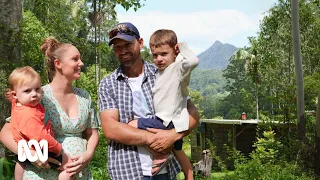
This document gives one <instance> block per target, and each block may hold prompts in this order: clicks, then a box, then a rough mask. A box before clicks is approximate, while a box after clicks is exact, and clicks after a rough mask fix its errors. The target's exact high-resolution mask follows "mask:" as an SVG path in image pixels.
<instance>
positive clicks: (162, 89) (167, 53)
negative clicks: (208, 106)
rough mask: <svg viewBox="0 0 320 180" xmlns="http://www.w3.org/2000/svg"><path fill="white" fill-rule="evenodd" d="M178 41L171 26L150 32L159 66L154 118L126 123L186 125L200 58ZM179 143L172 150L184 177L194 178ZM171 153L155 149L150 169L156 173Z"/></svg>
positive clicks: (178, 129) (184, 127)
mask: <svg viewBox="0 0 320 180" xmlns="http://www.w3.org/2000/svg"><path fill="white" fill-rule="evenodd" d="M177 42H178V41H177V36H176V34H175V33H174V32H173V31H172V30H165V29H160V30H157V31H156V32H154V33H153V34H152V35H151V37H150V41H149V44H150V49H151V52H152V55H153V61H154V64H155V65H156V66H157V68H158V72H157V74H156V82H155V86H154V87H153V89H152V93H153V102H154V108H155V112H156V113H155V115H156V119H149V118H139V119H138V120H133V121H130V122H129V125H131V126H134V127H138V128H139V129H147V128H157V129H173V128H175V130H176V132H182V131H186V130H188V129H189V114H188V111H187V99H188V95H189V94H188V85H189V81H190V73H191V71H192V70H193V69H194V68H195V67H196V66H197V65H198V62H199V60H198V58H197V56H196V55H195V54H194V53H193V52H191V50H190V49H189V48H188V47H187V44H186V43H179V44H178V43H177ZM178 54H179V56H178ZM182 143H183V141H182V140H179V141H177V142H175V144H174V151H173V152H174V154H175V156H176V158H177V160H178V161H179V163H180V165H181V166H182V171H183V173H184V175H185V179H193V174H192V166H191V163H190V161H189V159H188V157H187V156H186V154H185V153H184V152H183V150H182ZM171 157H172V156H171V155H165V156H163V155H160V154H159V153H154V161H153V164H154V165H153V170H152V173H153V174H154V175H155V174H157V173H158V172H159V170H161V169H162V168H163V167H164V166H165V165H167V162H168V159H170V158H171Z"/></svg>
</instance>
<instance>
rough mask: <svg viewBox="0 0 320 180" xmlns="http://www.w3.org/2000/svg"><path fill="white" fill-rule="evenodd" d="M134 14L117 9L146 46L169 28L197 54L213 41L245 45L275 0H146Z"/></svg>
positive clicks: (119, 18)
mask: <svg viewBox="0 0 320 180" xmlns="http://www.w3.org/2000/svg"><path fill="white" fill-rule="evenodd" d="M141 2H142V3H143V4H144V6H143V7H142V8H140V9H138V11H137V12H135V11H134V10H129V11H128V12H126V11H125V10H124V9H123V8H122V7H121V6H117V8H116V11H117V13H118V20H119V21H120V22H124V21H126V22H132V23H133V24H134V25H135V26H136V27H137V28H138V29H139V32H140V35H141V37H142V38H143V39H144V41H145V45H146V46H148V43H149V37H150V35H151V34H152V33H153V32H154V31H156V30H157V29H172V30H174V31H175V32H176V34H177V36H178V40H179V41H185V42H187V43H188V45H189V47H190V48H191V49H192V50H193V51H194V52H195V53H196V54H199V53H201V52H203V51H205V50H206V49H207V48H209V47H210V46H211V45H212V44H213V43H214V42H215V41H216V40H219V41H221V42H222V43H229V44H233V45H235V46H237V47H244V46H248V45H249V44H248V39H247V37H248V36H256V32H257V31H258V30H259V24H260V20H262V18H263V16H264V12H266V11H267V10H268V9H270V8H271V7H272V6H273V5H274V4H275V3H276V2H277V0H193V1H191V0H146V1H143V0H142V1H141Z"/></svg>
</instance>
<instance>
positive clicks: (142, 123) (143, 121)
mask: <svg viewBox="0 0 320 180" xmlns="http://www.w3.org/2000/svg"><path fill="white" fill-rule="evenodd" d="M138 128H139V129H144V130H147V128H155V129H163V130H169V129H174V125H173V123H172V121H171V122H170V123H169V125H168V126H167V127H166V126H165V125H163V120H162V119H160V118H158V117H156V118H155V119H153V118H139V119H138ZM182 144H183V139H180V140H178V141H176V142H175V143H174V149H175V150H182Z"/></svg>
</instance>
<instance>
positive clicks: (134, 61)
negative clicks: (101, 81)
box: [121, 54, 140, 68]
mask: <svg viewBox="0 0 320 180" xmlns="http://www.w3.org/2000/svg"><path fill="white" fill-rule="evenodd" d="M139 57H140V55H139V54H138V55H137V56H136V57H133V58H132V59H133V60H130V61H129V62H126V63H121V65H122V66H124V67H126V68H129V67H131V66H133V65H134V64H135V63H136V62H137V60H138V59H139Z"/></svg>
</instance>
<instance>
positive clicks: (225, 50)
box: [197, 41, 237, 70]
mask: <svg viewBox="0 0 320 180" xmlns="http://www.w3.org/2000/svg"><path fill="white" fill-rule="evenodd" d="M236 50H237V47H235V46H233V45H231V44H223V43H221V42H220V41H216V42H214V43H213V45H212V46H211V47H210V48H208V49H207V50H206V51H204V52H203V53H201V54H199V55H198V58H199V60H200V61H199V65H198V67H197V68H199V69H216V70H224V69H226V68H227V66H228V64H229V58H230V57H231V56H232V55H233V54H234V53H235V51H236Z"/></svg>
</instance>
